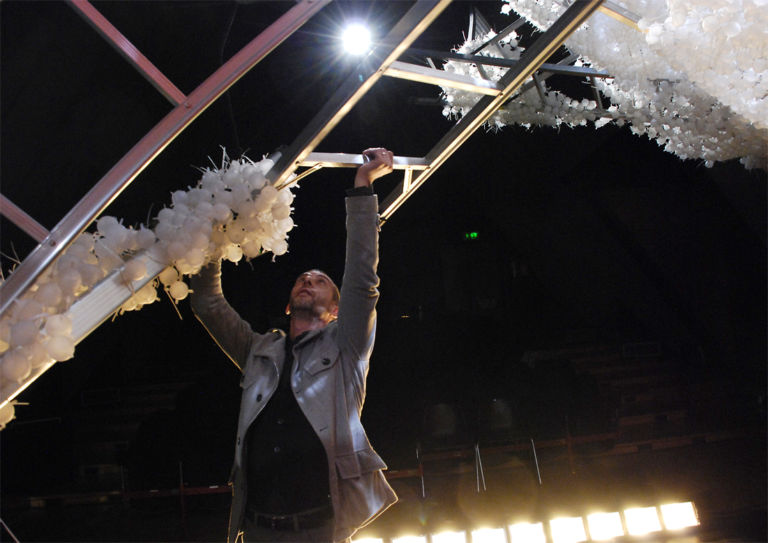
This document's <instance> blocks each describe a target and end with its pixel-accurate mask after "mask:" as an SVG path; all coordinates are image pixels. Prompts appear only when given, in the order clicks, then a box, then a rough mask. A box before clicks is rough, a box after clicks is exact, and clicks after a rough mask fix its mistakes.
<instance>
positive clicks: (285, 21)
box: [0, 0, 330, 316]
mask: <svg viewBox="0 0 768 543" xmlns="http://www.w3.org/2000/svg"><path fill="white" fill-rule="evenodd" d="M329 1H330V0H304V1H303V2H301V3H299V4H297V5H296V6H294V7H293V8H291V9H290V10H289V11H288V12H287V13H285V14H284V15H283V16H282V17H280V18H279V19H278V20H277V21H275V22H274V23H273V24H271V25H270V26H269V27H268V28H267V29H265V30H264V31H263V32H262V33H261V34H259V35H258V36H257V37H256V38H254V39H253V40H252V41H251V42H250V43H249V44H248V45H246V46H245V47H244V48H243V49H241V50H240V51H239V52H238V53H237V54H236V55H235V56H233V57H232V58H231V59H230V60H228V61H227V62H226V63H225V64H224V65H223V66H222V67H221V68H219V69H218V70H216V72H214V73H213V74H212V75H211V76H210V77H208V79H206V80H205V81H204V82H203V83H202V84H201V85H200V86H199V87H198V88H197V89H195V90H194V91H193V92H192V93H191V94H190V95H189V97H188V98H187V100H185V101H184V103H183V104H181V105H179V106H177V107H176V108H174V109H173V110H172V111H171V112H170V113H169V114H168V115H166V116H165V118H164V119H163V120H161V121H160V122H159V123H158V124H157V125H155V127H154V128H153V129H152V130H150V131H149V133H148V134H147V135H146V136H144V137H143V138H142V139H141V140H140V141H139V142H138V143H137V144H136V145H135V146H134V147H133V148H132V149H131V150H130V151H129V152H128V154H126V155H125V156H124V157H123V158H122V159H120V161H119V162H118V163H117V164H115V166H113V167H112V169H111V170H110V171H109V172H108V173H107V174H106V175H105V176H104V177H102V178H101V180H100V181H99V182H98V183H96V185H94V187H93V188H92V189H91V190H90V191H88V193H87V194H86V195H85V196H84V197H83V198H82V200H80V202H78V203H77V204H76V205H75V206H74V207H73V208H72V209H71V210H70V211H69V213H67V215H66V216H65V217H64V218H63V219H62V220H61V221H60V222H59V224H57V225H56V227H55V228H54V229H53V230H52V231H51V232H50V234H48V236H46V238H45V239H44V240H43V241H42V242H41V243H40V245H38V246H37V247H36V248H35V249H34V250H33V251H32V252H31V253H30V254H29V255H28V256H27V258H25V259H24V261H23V262H22V263H21V264H20V265H19V267H18V268H16V270H15V271H14V272H13V273H12V274H11V275H10V276H9V277H8V279H7V280H6V281H5V282H4V283H3V285H2V286H0V316H2V315H3V314H4V313H5V312H6V311H7V309H8V308H9V307H10V304H11V302H12V301H13V300H14V299H16V298H17V297H18V296H20V295H21V294H22V293H23V292H24V291H25V290H26V289H27V288H28V287H29V286H30V285H32V284H33V283H34V281H35V280H36V279H37V278H38V277H39V276H40V274H41V273H43V271H44V270H45V269H46V268H47V267H48V266H50V265H51V264H52V263H53V261H54V260H55V259H56V257H57V256H58V255H59V254H60V253H61V252H62V251H63V250H64V249H65V248H66V247H67V246H68V245H69V244H70V243H72V241H73V240H74V239H75V238H76V237H77V236H78V235H79V234H80V232H82V231H83V230H85V228H86V227H87V226H88V225H89V224H90V223H91V221H93V220H94V219H95V218H96V217H98V215H99V214H100V213H101V212H102V211H103V210H104V209H105V208H106V207H107V206H108V205H109V204H110V203H111V202H112V201H113V200H114V199H115V198H116V197H117V196H118V195H119V194H120V192H122V191H123V189H125V187H127V186H128V185H129V184H130V183H131V181H133V180H134V179H135V178H136V176H137V175H138V174H139V173H140V172H141V171H142V170H143V169H144V168H146V167H147V165H148V164H149V163H150V162H151V161H152V160H153V159H154V158H155V157H156V156H157V155H159V154H160V153H161V152H162V150H163V149H165V147H166V146H167V145H168V144H169V143H170V142H171V141H173V140H174V138H176V136H178V135H179V134H180V133H181V132H182V131H183V130H184V129H185V128H186V127H187V126H189V124H190V123H191V122H192V121H193V120H195V119H196V118H197V117H198V115H200V114H201V113H202V112H203V111H205V109H206V108H207V107H208V106H210V105H211V104H212V103H213V102H214V101H215V100H216V99H217V98H219V97H220V96H221V95H222V94H223V93H224V92H226V91H227V89H229V88H230V87H231V86H232V85H233V84H234V83H235V82H237V80H238V79H240V78H241V77H242V76H243V75H244V74H245V73H246V72H248V70H250V69H251V68H253V67H254V66H255V65H256V64H257V63H258V62H259V61H260V60H261V59H262V58H264V57H265V56H266V55H267V54H269V53H270V52H271V51H272V50H273V49H274V48H275V47H277V46H278V45H279V44H280V43H282V42H283V41H284V40H285V39H286V38H287V37H288V36H290V35H291V34H293V33H294V32H295V31H296V30H298V29H299V28H300V27H301V26H302V25H303V24H304V23H305V22H306V21H307V20H309V18H310V17H312V15H314V14H315V13H317V12H318V11H319V10H320V9H321V8H322V7H323V6H325V5H326V4H327V3H328V2H329Z"/></svg>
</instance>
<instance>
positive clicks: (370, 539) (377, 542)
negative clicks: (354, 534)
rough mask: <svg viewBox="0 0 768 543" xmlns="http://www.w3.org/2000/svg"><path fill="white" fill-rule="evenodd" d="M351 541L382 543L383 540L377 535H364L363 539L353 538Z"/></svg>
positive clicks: (356, 542)
mask: <svg viewBox="0 0 768 543" xmlns="http://www.w3.org/2000/svg"><path fill="white" fill-rule="evenodd" d="M352 543H384V540H383V539H380V538H378V537H364V538H363V539H353V540H352Z"/></svg>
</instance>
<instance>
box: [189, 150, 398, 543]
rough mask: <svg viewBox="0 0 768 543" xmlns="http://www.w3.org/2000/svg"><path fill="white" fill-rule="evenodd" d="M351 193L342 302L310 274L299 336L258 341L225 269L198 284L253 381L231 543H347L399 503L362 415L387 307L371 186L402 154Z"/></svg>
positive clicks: (294, 329)
mask: <svg viewBox="0 0 768 543" xmlns="http://www.w3.org/2000/svg"><path fill="white" fill-rule="evenodd" d="M363 155H364V157H365V158H366V159H367V162H365V163H364V164H363V165H362V166H360V168H358V170H357V173H356V175H355V182H354V188H353V189H351V190H350V191H348V193H347V199H346V208H347V249H346V250H347V252H346V262H345V266H344V279H343V283H342V288H341V293H340V294H339V290H338V288H336V285H335V284H334V283H333V281H332V280H331V279H330V277H328V276H327V275H326V274H325V273H323V272H321V271H319V270H311V271H308V272H306V273H303V274H302V275H300V276H299V278H298V279H297V280H296V283H295V284H294V286H293V288H292V289H291V293H290V298H289V301H288V307H287V309H286V312H287V313H288V314H289V315H290V326H289V330H288V335H287V337H286V334H285V333H284V332H282V331H280V330H272V331H270V332H268V333H266V334H258V333H254V332H253V331H252V330H251V327H250V325H249V324H248V323H247V322H245V321H244V320H242V319H241V318H240V316H239V315H238V314H237V313H236V312H235V311H234V309H232V307H230V306H229V304H228V303H227V302H226V300H225V299H224V297H223V295H222V290H221V267H220V266H221V264H220V262H218V263H214V264H211V265H209V266H207V267H206V268H204V270H203V271H202V272H201V273H200V274H199V275H198V276H196V277H195V278H193V282H192V290H193V295H192V308H193V310H194V311H195V313H196V315H197V316H198V318H199V319H200V321H201V322H202V323H203V325H204V326H205V327H206V328H207V329H208V331H209V332H210V333H211V335H212V336H213V337H214V339H215V340H216V341H217V343H218V344H219V346H220V347H221V348H222V349H223V350H224V352H225V353H226V354H227V355H228V356H229V357H230V358H231V359H232V360H233V361H234V362H235V364H236V365H237V366H238V368H240V370H241V371H242V373H243V376H242V380H241V384H242V388H243V393H242V400H241V405H240V418H239V421H238V425H237V443H236V446H235V462H234V466H233V469H232V477H231V484H232V510H231V513H230V526H229V537H228V540H229V542H230V543H233V542H234V541H235V540H236V539H237V537H238V536H239V535H240V534H242V535H243V536H244V540H245V542H246V543H251V541H301V542H305V541H324V542H331V541H346V540H348V538H350V537H351V535H352V534H353V533H354V532H355V531H356V530H357V529H358V528H360V527H361V526H363V525H365V524H367V523H368V522H370V521H371V520H373V518H374V517H375V516H377V515H378V514H380V513H381V512H382V511H383V510H384V509H386V508H387V507H389V506H390V505H392V504H393V503H394V502H395V501H396V500H397V498H396V496H395V493H394V491H393V490H392V488H391V487H390V486H389V484H387V482H386V479H385V478H384V475H383V474H382V470H383V469H386V465H385V464H384V462H383V461H382V460H381V458H379V456H378V455H377V454H376V452H375V451H374V450H373V448H372V447H371V445H370V443H369V442H368V438H367V436H366V434H365V430H364V429H363V426H362V424H361V423H360V413H361V411H362V408H363V402H364V400H365V382H366V376H367V373H368V360H369V358H370V355H371V351H372V349H373V338H374V333H375V327H376V311H375V307H376V302H377V300H378V290H377V287H378V284H379V279H378V277H377V275H376V267H377V265H378V214H377V211H378V201H377V198H376V196H375V195H374V194H373V190H372V188H371V183H372V182H373V181H374V180H375V179H377V178H378V177H381V176H382V175H386V174H387V173H389V172H391V171H392V160H393V156H392V153H391V152H389V151H387V150H386V149H381V148H377V149H368V150H366V151H364V153H363Z"/></svg>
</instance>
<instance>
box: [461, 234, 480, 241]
mask: <svg viewBox="0 0 768 543" xmlns="http://www.w3.org/2000/svg"><path fill="white" fill-rule="evenodd" d="M477 237H478V233H477V232H464V239H466V240H476V239H477Z"/></svg>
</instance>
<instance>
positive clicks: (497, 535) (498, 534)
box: [472, 528, 507, 543]
mask: <svg viewBox="0 0 768 543" xmlns="http://www.w3.org/2000/svg"><path fill="white" fill-rule="evenodd" d="M472 543H507V535H506V534H505V533H504V528H481V529H479V530H472Z"/></svg>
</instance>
